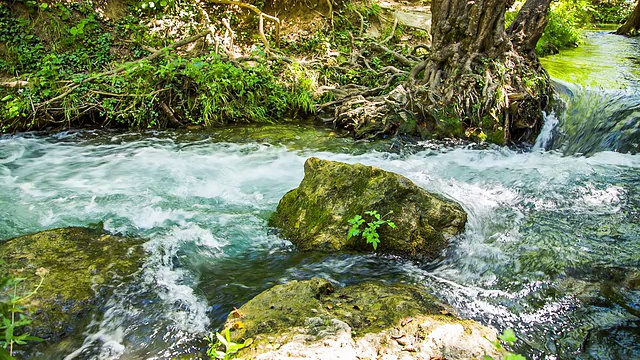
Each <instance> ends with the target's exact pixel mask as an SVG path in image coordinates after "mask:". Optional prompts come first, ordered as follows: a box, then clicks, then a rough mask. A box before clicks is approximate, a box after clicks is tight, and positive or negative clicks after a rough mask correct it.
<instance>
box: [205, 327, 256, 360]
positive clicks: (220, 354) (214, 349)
mask: <svg viewBox="0 0 640 360" xmlns="http://www.w3.org/2000/svg"><path fill="white" fill-rule="evenodd" d="M205 340H207V341H208V342H209V349H207V356H209V358H210V359H220V360H228V359H232V358H233V357H234V356H235V355H236V353H237V352H238V351H240V350H242V349H243V348H245V347H247V346H249V345H250V344H251V339H247V340H246V341H245V342H243V343H241V344H239V343H236V342H233V341H231V335H230V334H229V329H226V331H225V334H224V336H223V335H222V334H220V333H219V332H217V333H216V335H215V336H213V333H212V334H210V335H209V336H207V337H205ZM220 347H224V350H220Z"/></svg>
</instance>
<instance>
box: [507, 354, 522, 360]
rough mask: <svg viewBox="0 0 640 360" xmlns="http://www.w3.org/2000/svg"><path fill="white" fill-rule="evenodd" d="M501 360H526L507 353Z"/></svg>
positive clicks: (520, 356)
mask: <svg viewBox="0 0 640 360" xmlns="http://www.w3.org/2000/svg"><path fill="white" fill-rule="evenodd" d="M503 360H527V358H526V357H524V356H522V355H518V354H511V353H509V354H506V355H505V356H504V358H503Z"/></svg>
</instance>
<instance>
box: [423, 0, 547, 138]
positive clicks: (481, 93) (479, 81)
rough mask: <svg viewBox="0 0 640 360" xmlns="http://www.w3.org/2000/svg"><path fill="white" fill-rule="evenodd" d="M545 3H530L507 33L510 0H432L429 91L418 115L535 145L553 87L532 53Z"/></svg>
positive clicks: (425, 78) (544, 15) (541, 27)
mask: <svg viewBox="0 0 640 360" xmlns="http://www.w3.org/2000/svg"><path fill="white" fill-rule="evenodd" d="M550 1H551V0H528V1H527V2H526V3H525V5H524V6H523V8H522V10H521V12H520V13H519V14H518V16H517V18H516V20H515V22H514V24H512V25H511V26H510V28H509V30H508V31H507V30H505V22H504V19H505V12H506V10H507V8H508V7H509V6H511V5H512V0H475V1H473V0H471V1H470V0H433V1H432V5H431V12H432V28H431V29H432V30H431V33H432V36H433V42H432V46H431V53H430V57H429V59H428V63H427V66H426V67H425V71H424V76H423V78H422V84H424V85H425V86H424V87H423V88H425V87H426V89H428V90H427V91H423V92H422V94H421V96H420V99H421V101H420V102H419V103H418V104H417V105H416V106H417V108H418V109H416V110H417V111H416V112H418V113H421V114H423V116H424V117H425V118H426V122H427V123H428V122H431V123H443V122H447V123H455V121H456V120H458V121H460V122H461V125H462V127H464V129H465V132H466V133H467V134H469V133H471V134H474V133H475V134H479V136H480V138H482V136H483V134H485V135H484V136H486V135H487V134H491V135H492V136H497V135H501V136H503V140H504V142H520V141H525V142H533V141H534V140H535V137H536V136H537V134H538V133H539V130H540V129H541V127H542V122H543V121H542V111H543V110H544V109H545V107H546V106H547V104H548V100H549V96H550V93H551V91H552V90H551V86H550V81H549V77H548V74H547V73H546V71H544V69H543V68H542V67H541V66H540V62H539V61H538V58H537V56H536V54H535V45H536V43H537V41H538V39H539V38H540V36H541V35H542V32H543V30H544V27H545V25H546V21H547V12H548V9H549V4H550ZM412 73H414V72H412ZM493 140H494V141H495V137H493Z"/></svg>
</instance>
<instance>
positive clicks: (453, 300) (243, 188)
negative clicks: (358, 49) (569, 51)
mask: <svg viewBox="0 0 640 360" xmlns="http://www.w3.org/2000/svg"><path fill="white" fill-rule="evenodd" d="M593 39H596V40H597V41H601V42H603V43H609V42H610V41H619V39H618V37H615V36H614V35H609V34H606V33H596V34H595V35H593ZM616 39H617V40H616ZM594 41H595V40H594ZM624 41H625V44H627V45H620V46H622V47H623V48H625V49H627V48H628V47H634V46H636V47H637V41H636V42H635V43H633V42H629V41H627V40H624ZM624 46H626V47H624ZM630 51H631V50H630ZM633 53H634V54H638V52H633ZM624 54H627V53H624ZM561 55H562V54H561ZM621 56H622V57H624V56H626V55H621ZM583 57H585V58H586V57H588V55H583ZM562 59H563V58H561V57H556V58H553V59H551V60H553V61H554V62H555V63H556V65H555V66H558V67H562V66H565V65H566V64H564V65H563V64H562ZM566 59H567V58H565V60H566ZM569 59H570V58H569ZM551 60H549V61H547V60H545V66H548V67H549V68H551V67H553V66H554V65H553V64H551ZM566 61H567V62H570V61H571V60H566ZM558 64H560V65H558ZM563 71H564V70H563ZM563 71H559V72H560V73H563ZM550 72H551V73H552V74H553V72H552V71H550ZM634 76H635V77H634ZM587 78H589V79H592V78H593V77H591V76H588V77H587ZM637 78H638V77H637V76H636V75H633V74H632V75H631V76H629V77H627V78H624V77H623V79H622V80H621V81H622V84H623V85H617V86H609V85H607V86H605V87H601V88H595V87H593V84H591V83H580V81H578V80H575V79H574V80H573V81H574V82H573V83H571V82H570V80H571V79H566V78H564V79H562V78H558V80H559V82H558V87H559V90H560V92H561V97H562V98H563V99H564V100H563V101H564V102H565V103H566V111H564V112H562V113H559V114H557V115H556V114H550V115H549V116H548V117H547V123H546V126H545V131H544V132H543V135H541V137H540V138H539V139H538V143H537V144H536V146H535V147H533V148H532V149H529V150H522V149H509V148H505V147H497V146H483V147H478V146H469V145H462V144H458V145H456V144H447V145H443V144H436V143H431V142H419V143H413V144H401V143H398V142H395V141H387V142H378V143H374V144H371V143H353V142H352V141H351V140H348V139H341V138H339V137H337V136H335V134H333V133H332V132H331V131H330V130H327V129H322V128H315V127H313V126H310V125H309V126H304V125H299V126H291V125H281V126H278V125H276V126H267V127H260V128H256V127H235V128H228V129H219V130H211V131H207V132H201V131H199V132H190V131H180V132H143V133H133V134H132V133H127V134H123V133H117V132H105V131H81V132H73V131H70V132H63V133H59V134H56V135H49V136H38V135H35V134H21V135H15V136H4V137H2V138H0V239H9V238H11V237H14V236H18V235H22V234H25V233H30V232H35V231H40V230H43V229H48V228H53V227H63V226H72V225H73V226H79V225H88V224H91V223H97V222H102V223H103V225H104V228H105V229H106V230H108V231H110V232H113V233H119V234H126V235H132V236H139V237H143V238H146V239H149V240H148V241H147V242H146V244H145V247H146V249H147V251H148V253H149V254H150V255H149V258H148V260H147V261H146V263H145V265H144V267H143V268H142V269H141V271H140V273H139V275H138V280H139V281H137V282H136V283H135V284H130V285H129V286H126V287H122V288H119V289H118V290H117V291H116V293H115V294H114V296H113V297H112V298H111V299H110V301H109V304H108V305H107V307H106V312H105V313H104V315H96V316H95V317H94V320H93V321H92V322H91V324H90V325H89V326H88V327H87V328H86V329H85V331H84V332H83V333H82V334H76V336H75V338H74V341H75V342H72V344H73V348H72V349H71V350H70V351H67V352H66V353H51V352H50V353H47V354H41V355H40V356H35V357H34V358H42V359H168V358H171V357H174V356H178V355H180V354H184V353H188V352H198V351H200V350H201V349H202V348H203V346H205V344H204V343H203V341H202V338H203V337H204V336H205V335H206V334H208V332H209V331H210V330H213V329H216V328H217V327H218V326H220V325H221V324H222V322H223V321H224V318H225V317H226V315H227V314H228V312H229V311H230V310H232V309H233V306H238V307H239V306H240V305H242V304H243V303H244V302H246V301H248V300H249V299H250V298H251V297H253V296H255V295H256V294H258V293H260V292H261V291H263V290H265V289H267V288H269V287H271V286H273V285H275V284H280V283H284V282H286V281H289V280H293V279H308V278H310V277H312V276H322V277H325V278H327V279H329V280H330V281H332V282H334V283H336V284H351V283H354V282H359V281H363V280H380V281H387V282H392V281H405V282H410V283H419V284H423V285H425V286H426V287H427V288H428V289H429V291H430V292H432V293H433V294H434V295H436V296H437V297H439V298H441V299H443V300H444V301H445V302H447V303H449V304H451V305H452V306H453V307H454V308H455V309H456V310H457V311H458V312H459V313H460V315H461V316H463V317H468V318H472V319H476V320H478V321H480V322H482V323H484V324H489V325H492V326H495V327H496V328H498V329H500V330H502V329H504V328H506V327H512V328H514V329H515V331H516V334H518V336H519V338H520V340H519V341H518V343H517V344H516V347H515V349H514V350H515V351H517V352H520V353H523V354H526V355H527V357H529V358H531V359H575V358H579V359H632V358H640V319H639V313H640V289H639V288H638V284H637V278H638V271H639V268H640V186H638V184H640V156H638V155H635V154H634V153H635V152H637V144H638V131H637V129H638V117H639V113H638V111H637V108H636V107H637V106H638V101H637V99H638V98H637V97H636V95H635V93H634V92H633V91H632V90H630V88H632V87H634V86H635V84H636V80H634V79H637ZM590 81H591V80H590ZM576 83H578V85H576ZM603 83H604V82H603ZM618 84H620V83H618ZM596 100H597V101H596ZM580 119H583V120H584V122H583V123H584V124H587V125H584V127H581V126H580V125H579V124H580V123H579V121H580ZM612 123H613V126H612V125H611V124H612ZM577 124H578V125H577ZM588 124H593V126H591V125H588ZM607 126H609V127H607ZM634 129H635V130H634ZM634 144H636V145H634ZM310 156H317V157H320V158H324V159H331V160H339V161H344V162H349V163H355V162H360V163H363V164H367V165H375V166H379V167H381V168H383V169H386V170H390V171H394V172H398V173H401V174H403V175H405V176H407V177H408V178H410V179H411V180H413V181H414V182H416V183H417V184H419V185H420V186H422V187H424V188H425V189H427V190H429V191H434V192H437V193H439V194H442V195H444V196H446V197H449V198H451V199H454V200H456V201H458V202H459V203H460V204H461V205H462V206H463V207H464V209H465V210H466V211H467V213H468V214H469V222H468V224H467V228H466V231H465V232H464V234H463V235H462V236H460V237H459V238H457V239H456V240H455V241H454V242H453V243H452V245H451V247H450V248H449V249H448V250H447V254H446V256H444V257H442V258H441V259H440V260H438V261H436V262H429V263H428V262H420V261H410V260H402V259H398V258H395V257H385V256H376V255H353V254H342V253H338V254H325V253H299V252H297V251H296V250H295V249H294V248H293V247H292V245H291V244H290V243H289V242H287V241H285V240H283V239H281V238H279V237H278V236H277V235H276V234H275V233H273V232H272V231H270V230H269V229H268V228H267V227H266V221H267V218H268V217H269V215H270V214H271V212H273V210H274V209H275V207H276V206H277V203H278V201H279V200H280V198H281V197H282V196H283V195H284V194H285V193H286V192H287V191H288V190H290V189H292V188H294V187H296V186H297V185H298V184H299V182H300V180H301V179H302V176H303V164H304V161H305V159H307V158H308V157H310ZM383 241H384V240H383ZM634 276H635V278H634ZM634 279H635V280H634Z"/></svg>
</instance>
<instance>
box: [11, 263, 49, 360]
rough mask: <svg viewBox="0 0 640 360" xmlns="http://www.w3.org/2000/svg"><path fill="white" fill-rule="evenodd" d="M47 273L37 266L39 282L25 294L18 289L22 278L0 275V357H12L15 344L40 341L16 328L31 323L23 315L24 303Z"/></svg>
mask: <svg viewBox="0 0 640 360" xmlns="http://www.w3.org/2000/svg"><path fill="white" fill-rule="evenodd" d="M0 265H1V264H0ZM47 273H48V271H47V270H46V269H44V268H39V269H38V270H37V271H36V275H38V277H40V282H39V283H38V284H37V285H36V286H35V288H34V289H33V290H32V291H30V292H28V293H26V294H20V291H19V290H20V284H21V283H22V282H23V281H24V280H25V279H24V278H16V277H13V276H4V275H3V276H0V291H1V292H0V296H2V297H1V298H0V358H8V359H13V357H12V356H13V350H14V346H15V345H25V344H26V343H27V342H28V341H42V339H40V338H39V337H35V336H30V335H29V334H28V333H24V332H23V333H22V334H19V335H18V334H17V331H16V330H18V329H19V328H21V327H23V326H26V325H29V324H31V320H30V319H28V318H27V317H26V316H25V315H24V311H25V305H24V304H25V302H26V301H27V300H28V299H29V298H30V297H32V296H33V295H35V294H36V293H37V292H38V290H39V289H40V286H42V283H43V282H44V278H45V276H46V275H47ZM5 289H9V290H8V292H7V293H5V292H4V291H5Z"/></svg>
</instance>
